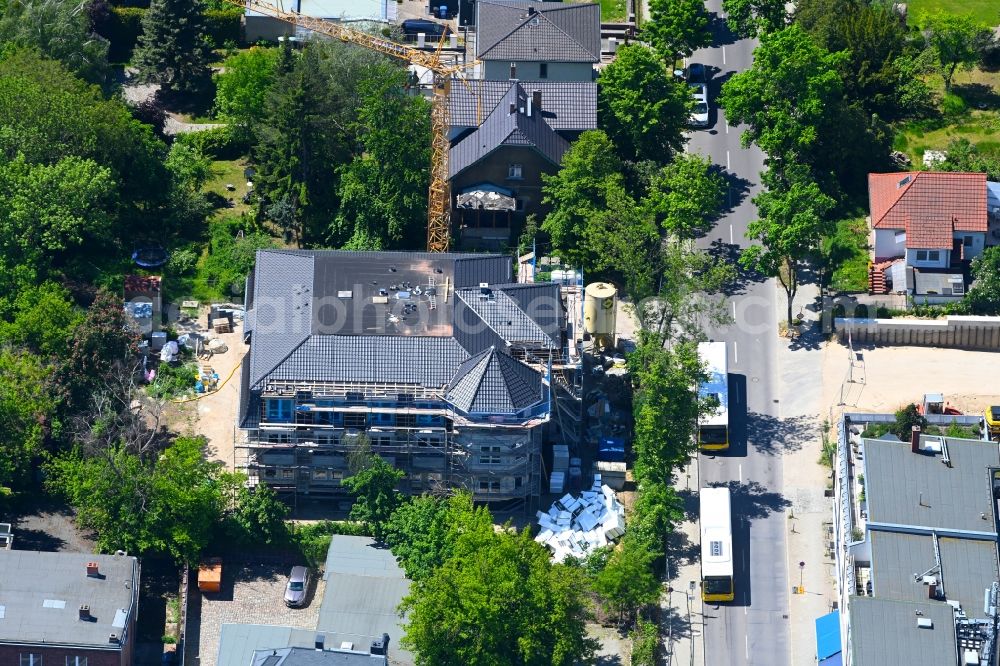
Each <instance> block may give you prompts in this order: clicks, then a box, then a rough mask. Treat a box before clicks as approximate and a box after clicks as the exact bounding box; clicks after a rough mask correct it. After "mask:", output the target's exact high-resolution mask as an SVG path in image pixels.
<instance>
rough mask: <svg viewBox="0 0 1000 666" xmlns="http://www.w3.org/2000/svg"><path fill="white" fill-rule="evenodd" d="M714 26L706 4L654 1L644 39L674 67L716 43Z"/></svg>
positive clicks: (700, 0)
mask: <svg viewBox="0 0 1000 666" xmlns="http://www.w3.org/2000/svg"><path fill="white" fill-rule="evenodd" d="M710 24H711V17H710V16H709V15H708V10H707V9H706V8H705V0H673V1H671V0H650V3H649V20H648V21H646V22H645V23H643V25H642V35H643V37H644V38H645V39H646V40H647V41H648V42H649V43H650V44H652V45H653V47H654V48H656V50H658V51H660V52H661V53H662V54H663V55H664V56H665V57H666V58H667V60H668V62H669V63H670V64H671V65H673V63H674V62H675V61H676V60H677V59H678V58H683V57H687V56H689V55H691V54H692V53H694V52H695V50H697V49H700V48H702V47H703V46H709V45H710V44H711V43H712V31H711V28H710Z"/></svg>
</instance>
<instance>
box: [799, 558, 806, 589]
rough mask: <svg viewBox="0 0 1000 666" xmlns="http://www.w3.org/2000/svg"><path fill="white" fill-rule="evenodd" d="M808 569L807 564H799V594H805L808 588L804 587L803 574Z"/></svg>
mask: <svg viewBox="0 0 1000 666" xmlns="http://www.w3.org/2000/svg"><path fill="white" fill-rule="evenodd" d="M805 569H806V563H805V562H799V594H805V593H806V588H805V587H804V586H803V585H802V573H803V572H804V571H805Z"/></svg>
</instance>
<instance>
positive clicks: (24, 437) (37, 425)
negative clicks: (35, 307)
mask: <svg viewBox="0 0 1000 666" xmlns="http://www.w3.org/2000/svg"><path fill="white" fill-rule="evenodd" d="M50 380H51V368H49V367H46V366H44V365H42V363H41V361H40V359H39V358H38V357H36V356H33V355H32V354H30V353H28V352H24V351H15V350H13V349H10V348H6V347H0V497H2V496H4V495H8V494H10V493H11V492H12V491H14V490H21V489H24V488H26V487H29V485H30V482H31V479H32V475H31V465H32V463H33V461H34V460H35V458H36V457H37V456H38V455H39V454H41V452H42V449H43V444H44V443H45V439H46V438H47V437H48V436H49V434H51V432H52V429H53V427H54V426H55V425H56V424H55V423H54V422H53V419H54V417H55V400H54V399H53V396H52V393H51V390H50Z"/></svg>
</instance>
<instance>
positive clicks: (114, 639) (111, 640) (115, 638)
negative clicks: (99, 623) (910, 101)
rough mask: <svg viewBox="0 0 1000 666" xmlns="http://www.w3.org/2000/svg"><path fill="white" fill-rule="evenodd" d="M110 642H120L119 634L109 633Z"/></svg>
mask: <svg viewBox="0 0 1000 666" xmlns="http://www.w3.org/2000/svg"><path fill="white" fill-rule="evenodd" d="M108 642H109V643H117V642H118V634H111V635H109V636H108Z"/></svg>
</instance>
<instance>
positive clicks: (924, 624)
mask: <svg viewBox="0 0 1000 666" xmlns="http://www.w3.org/2000/svg"><path fill="white" fill-rule="evenodd" d="M917 627H919V628H920V629H933V628H934V620H932V619H930V618H929V617H918V618H917Z"/></svg>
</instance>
